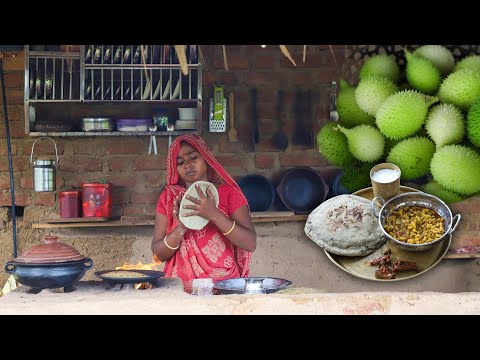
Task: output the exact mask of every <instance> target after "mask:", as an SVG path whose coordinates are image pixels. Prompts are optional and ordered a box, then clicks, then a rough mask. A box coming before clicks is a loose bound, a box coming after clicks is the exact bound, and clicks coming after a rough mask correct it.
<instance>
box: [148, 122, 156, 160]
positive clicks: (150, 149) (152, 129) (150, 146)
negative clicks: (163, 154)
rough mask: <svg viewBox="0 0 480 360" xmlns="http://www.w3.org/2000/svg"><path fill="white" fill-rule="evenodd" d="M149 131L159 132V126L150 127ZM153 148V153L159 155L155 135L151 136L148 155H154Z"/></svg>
mask: <svg viewBox="0 0 480 360" xmlns="http://www.w3.org/2000/svg"><path fill="white" fill-rule="evenodd" d="M148 130H149V131H151V132H155V131H157V124H153V125H149V126H148ZM152 146H153V153H154V154H155V155H157V154H158V151H157V138H156V137H155V135H150V143H149V144H148V154H151V153H152Z"/></svg>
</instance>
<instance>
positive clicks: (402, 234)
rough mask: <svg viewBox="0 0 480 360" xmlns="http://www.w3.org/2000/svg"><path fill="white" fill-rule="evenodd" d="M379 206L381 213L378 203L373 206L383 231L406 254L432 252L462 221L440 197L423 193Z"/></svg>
mask: <svg viewBox="0 0 480 360" xmlns="http://www.w3.org/2000/svg"><path fill="white" fill-rule="evenodd" d="M381 200H382V199H380V201H381ZM380 205H381V208H380V210H378V203H376V202H372V209H373V212H374V214H375V216H376V217H378V222H379V225H380V228H381V229H382V231H383V233H384V234H385V236H386V237H387V239H389V240H390V241H391V242H392V243H393V244H394V245H396V246H398V247H400V248H402V249H404V250H407V251H426V250H430V249H431V248H433V247H435V246H436V245H438V244H439V243H440V242H442V241H444V240H445V239H446V238H448V237H449V236H450V234H451V233H452V232H453V231H454V230H455V228H456V227H457V225H458V223H459V222H460V219H461V215H460V214H457V215H455V216H453V215H452V211H451V210H450V208H449V207H448V205H447V204H445V203H444V202H443V201H442V200H440V199H439V198H438V197H436V196H433V195H430V194H427V193H423V192H406V193H402V194H399V195H397V196H395V197H393V198H391V199H390V200H388V201H387V202H383V201H381V202H380Z"/></svg>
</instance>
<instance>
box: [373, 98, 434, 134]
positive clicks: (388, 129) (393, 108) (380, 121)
mask: <svg viewBox="0 0 480 360" xmlns="http://www.w3.org/2000/svg"><path fill="white" fill-rule="evenodd" d="M437 101H438V99H437V98H436V97H434V96H429V95H425V94H422V93H420V92H418V91H415V90H403V91H400V92H398V93H395V94H393V95H391V96H389V97H388V98H387V99H386V100H385V101H384V102H383V104H382V105H381V106H380V108H379V109H378V112H377V116H376V124H377V126H378V128H379V129H380V131H381V132H382V134H383V135H385V137H387V138H390V139H403V138H406V137H408V136H410V135H413V134H414V133H415V132H416V131H418V130H419V129H420V128H421V127H422V125H423V124H424V122H425V119H426V117H427V113H428V108H429V106H430V105H432V104H434V103H435V102H437Z"/></svg>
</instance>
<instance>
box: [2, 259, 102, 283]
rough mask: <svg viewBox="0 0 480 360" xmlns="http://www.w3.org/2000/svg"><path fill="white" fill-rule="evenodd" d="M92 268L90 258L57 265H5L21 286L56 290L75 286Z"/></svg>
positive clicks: (13, 262) (13, 263)
mask: <svg viewBox="0 0 480 360" xmlns="http://www.w3.org/2000/svg"><path fill="white" fill-rule="evenodd" d="M92 266H93V261H92V260H91V259H89V258H85V259H84V260H79V261H69V262H64V263H57V264H56V263H51V264H28V263H20V262H16V261H9V262H7V264H6V265H5V271H6V272H7V273H9V274H12V275H13V277H14V279H15V280H16V281H18V282H19V283H20V284H23V285H26V286H30V287H32V288H36V289H55V288H62V287H69V286H71V285H73V284H74V283H75V282H77V281H78V280H80V279H81V278H82V277H83V275H84V274H85V271H87V270H88V269H90V268H92Z"/></svg>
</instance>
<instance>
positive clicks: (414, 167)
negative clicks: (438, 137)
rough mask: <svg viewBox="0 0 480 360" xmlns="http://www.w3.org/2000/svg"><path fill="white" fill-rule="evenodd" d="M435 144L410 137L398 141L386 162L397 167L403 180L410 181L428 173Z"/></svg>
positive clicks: (427, 139)
mask: <svg viewBox="0 0 480 360" xmlns="http://www.w3.org/2000/svg"><path fill="white" fill-rule="evenodd" d="M434 153H435V144H434V143H433V141H432V140H430V139H429V138H426V137H411V138H408V139H405V140H402V141H400V142H399V143H398V144H397V145H395V146H394V147H393V148H392V150H390V153H389V154H388V156H387V162H389V163H393V164H395V165H397V166H398V167H399V168H400V170H401V171H402V175H401V178H402V179H403V180H412V179H416V178H419V177H421V176H423V175H426V174H428V173H429V171H430V161H431V160H432V157H433V154H434Z"/></svg>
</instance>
